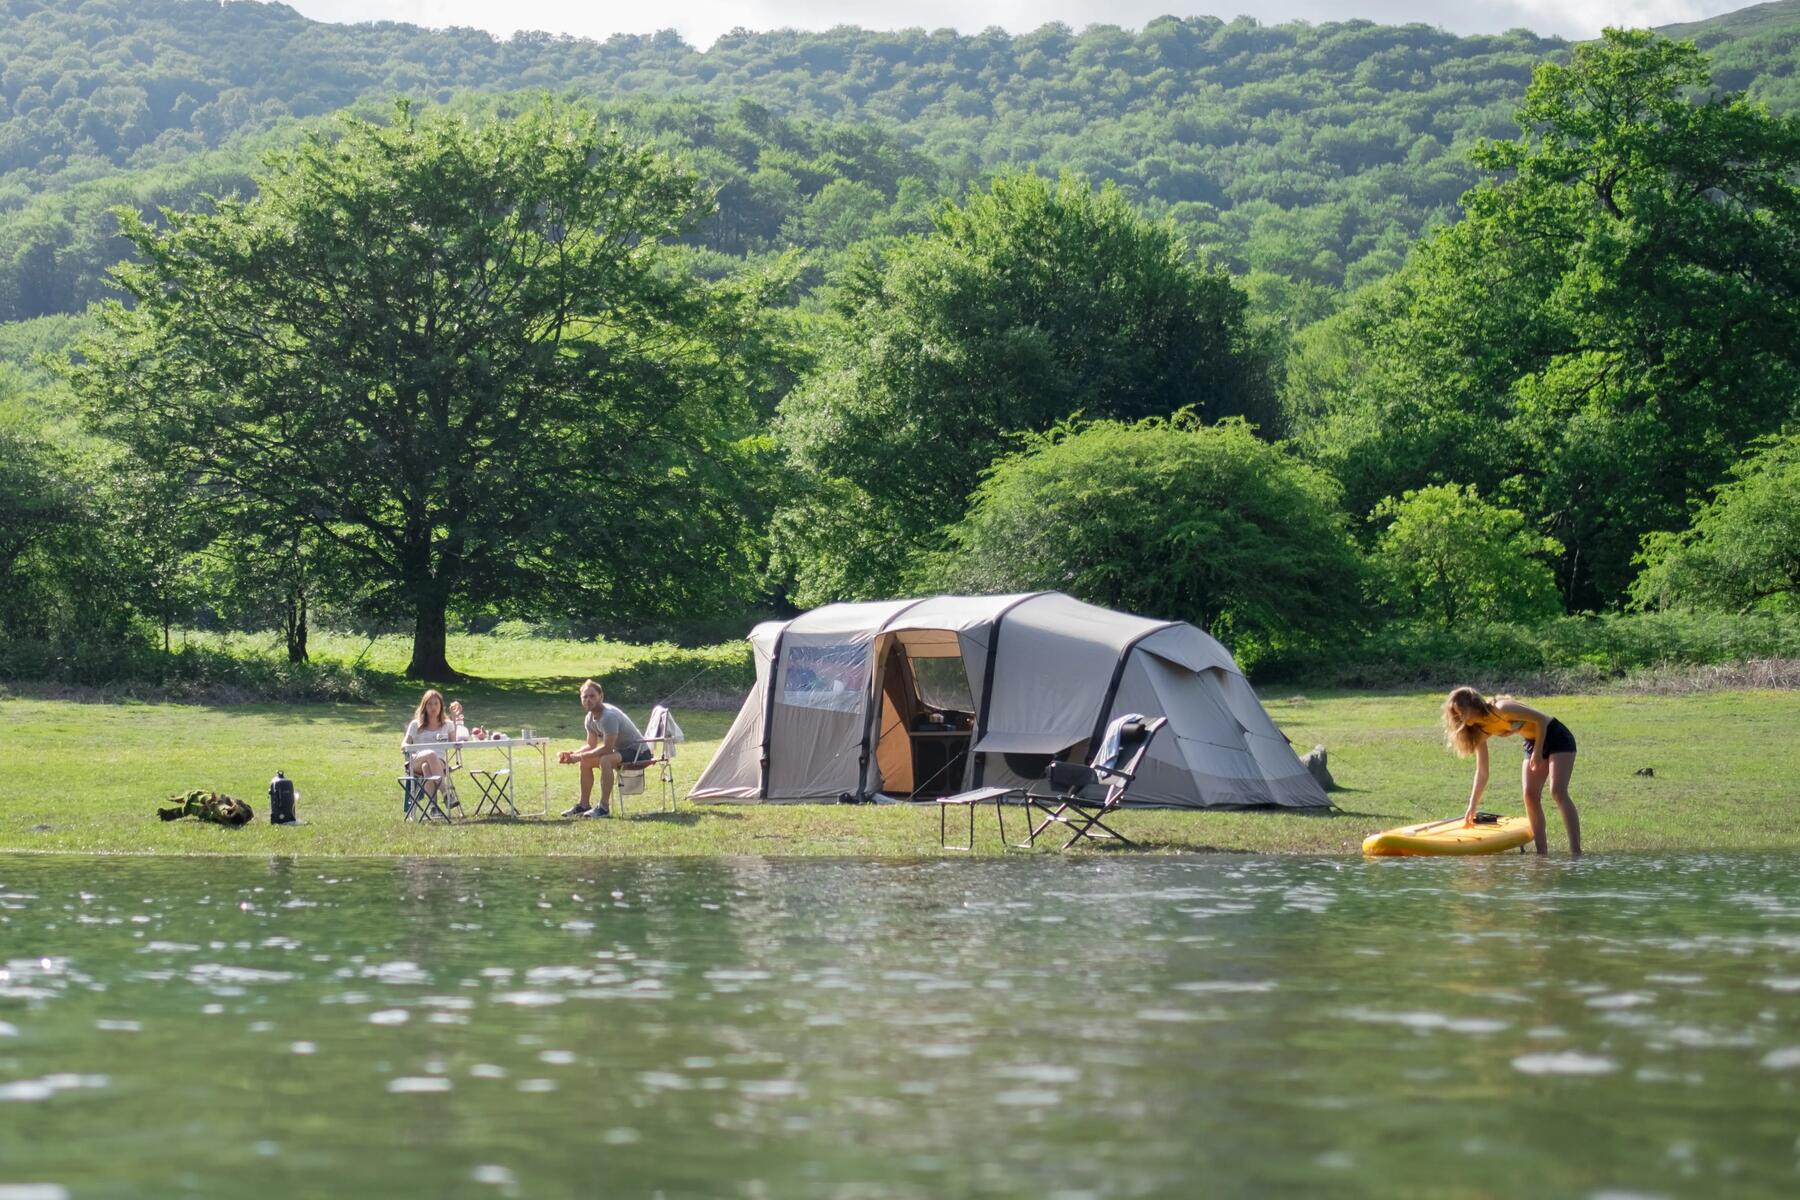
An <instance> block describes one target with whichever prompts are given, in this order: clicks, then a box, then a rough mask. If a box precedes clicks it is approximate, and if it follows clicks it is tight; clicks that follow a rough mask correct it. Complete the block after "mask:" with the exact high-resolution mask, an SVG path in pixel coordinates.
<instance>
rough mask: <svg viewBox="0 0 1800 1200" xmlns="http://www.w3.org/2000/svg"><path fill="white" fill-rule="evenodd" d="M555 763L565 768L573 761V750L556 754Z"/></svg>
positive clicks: (560, 751)
mask: <svg viewBox="0 0 1800 1200" xmlns="http://www.w3.org/2000/svg"><path fill="white" fill-rule="evenodd" d="M556 761H557V762H559V763H561V764H563V765H564V766H565V767H566V766H568V765H569V764H570V763H572V762H574V761H575V752H574V751H573V750H559V751H557V752H556Z"/></svg>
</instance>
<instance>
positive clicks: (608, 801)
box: [600, 750, 625, 812]
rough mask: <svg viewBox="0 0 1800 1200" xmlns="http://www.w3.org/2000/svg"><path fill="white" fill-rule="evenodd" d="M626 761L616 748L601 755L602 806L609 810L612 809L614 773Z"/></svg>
mask: <svg viewBox="0 0 1800 1200" xmlns="http://www.w3.org/2000/svg"><path fill="white" fill-rule="evenodd" d="M624 761H625V760H624V758H623V757H622V756H621V755H620V754H619V752H618V751H616V750H615V751H613V752H612V753H611V754H602V755H601V756H600V807H601V808H604V809H606V810H607V811H609V812H610V811H611V810H612V789H613V773H614V772H615V771H617V770H618V767H619V764H620V763H621V762H624Z"/></svg>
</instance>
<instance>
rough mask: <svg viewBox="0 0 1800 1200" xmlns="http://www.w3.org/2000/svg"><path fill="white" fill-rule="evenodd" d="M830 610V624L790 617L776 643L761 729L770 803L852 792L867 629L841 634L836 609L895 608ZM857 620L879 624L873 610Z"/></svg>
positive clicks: (870, 649) (867, 667)
mask: <svg viewBox="0 0 1800 1200" xmlns="http://www.w3.org/2000/svg"><path fill="white" fill-rule="evenodd" d="M831 607H832V608H834V609H838V610H840V611H839V612H837V613H834V614H833V615H832V617H831V619H829V620H826V621H821V622H813V621H810V620H809V618H810V617H812V616H813V614H811V613H808V614H805V615H803V616H800V617H796V618H795V619H794V620H793V621H791V622H789V624H788V627H787V631H786V632H785V633H783V634H782V637H781V653H780V658H779V661H777V662H776V664H775V670H774V679H773V681H772V685H773V687H774V689H775V691H774V693H773V695H772V696H771V697H770V699H772V700H773V703H772V704H770V705H769V712H770V725H769V729H768V731H767V738H768V747H769V769H768V784H767V788H768V790H767V794H766V798H767V799H770V800H790V799H799V798H809V799H810V798H833V799H835V798H836V797H837V796H839V795H840V794H842V793H844V792H854V791H856V790H857V789H858V786H859V784H858V780H857V765H858V759H859V751H860V749H861V746H862V734H863V719H864V715H865V714H866V713H867V712H868V706H869V690H870V686H871V684H870V675H871V673H872V669H873V665H874V663H873V660H874V657H875V653H874V651H875V647H874V644H873V639H874V630H873V629H872V628H869V629H850V628H846V627H845V625H844V621H845V619H846V618H847V614H846V613H845V612H844V611H842V610H848V609H859V610H882V609H892V608H894V607H896V606H894V605H832V606H831ZM821 611H822V610H821ZM862 615H863V616H874V617H875V618H876V619H877V623H879V620H880V619H881V615H880V612H879V611H864V612H863V614H862ZM803 625H804V626H807V627H806V628H802V626H803ZM821 626H823V627H821Z"/></svg>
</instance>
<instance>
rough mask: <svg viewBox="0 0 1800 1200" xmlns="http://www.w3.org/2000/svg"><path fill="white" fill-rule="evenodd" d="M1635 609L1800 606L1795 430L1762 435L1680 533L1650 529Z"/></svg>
mask: <svg viewBox="0 0 1800 1200" xmlns="http://www.w3.org/2000/svg"><path fill="white" fill-rule="evenodd" d="M1638 561H1639V562H1641V563H1642V564H1643V566H1644V569H1643V571H1642V573H1641V574H1639V575H1638V577H1637V579H1636V580H1634V581H1633V582H1632V585H1631V598H1632V602H1633V604H1635V605H1636V606H1637V607H1639V608H1719V609H1731V610H1735V611H1744V610H1747V609H1750V608H1754V607H1757V606H1759V605H1761V606H1769V607H1778V608H1787V609H1789V610H1793V609H1796V608H1800V433H1790V434H1786V435H1784V436H1781V437H1775V438H1766V439H1764V440H1763V441H1761V442H1759V443H1758V446H1757V450H1756V452H1755V453H1754V454H1752V455H1751V456H1750V457H1749V458H1747V459H1745V460H1744V461H1743V462H1741V463H1739V464H1738V465H1736V466H1734V467H1733V468H1732V469H1731V478H1730V481H1729V482H1727V483H1724V484H1721V485H1720V486H1719V487H1717V488H1715V489H1714V490H1713V498H1712V500H1711V502H1710V503H1708V504H1706V505H1704V506H1703V507H1701V508H1700V509H1699V511H1698V512H1696V513H1695V514H1694V521H1693V524H1692V525H1691V526H1689V527H1688V529H1687V530H1686V531H1685V532H1683V533H1653V534H1650V535H1649V536H1647V537H1646V538H1645V539H1644V549H1643V552H1642V553H1641V554H1639V555H1638Z"/></svg>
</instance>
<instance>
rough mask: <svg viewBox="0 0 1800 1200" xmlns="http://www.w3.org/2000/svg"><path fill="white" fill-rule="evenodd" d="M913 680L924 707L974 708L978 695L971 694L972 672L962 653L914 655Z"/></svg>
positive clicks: (964, 710)
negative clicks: (937, 655)
mask: <svg viewBox="0 0 1800 1200" xmlns="http://www.w3.org/2000/svg"><path fill="white" fill-rule="evenodd" d="M907 657H908V658H911V659H912V671H913V680H914V681H915V684H916V686H917V687H918V689H919V699H920V700H922V701H924V703H925V707H927V708H930V709H935V710H936V711H938V712H962V713H972V712H974V711H975V698H974V697H973V696H972V695H970V693H969V672H968V670H967V668H965V667H964V666H963V660H962V657H961V655H957V656H954V657H950V658H913V656H912V655H910V654H909V655H908V656H907Z"/></svg>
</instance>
